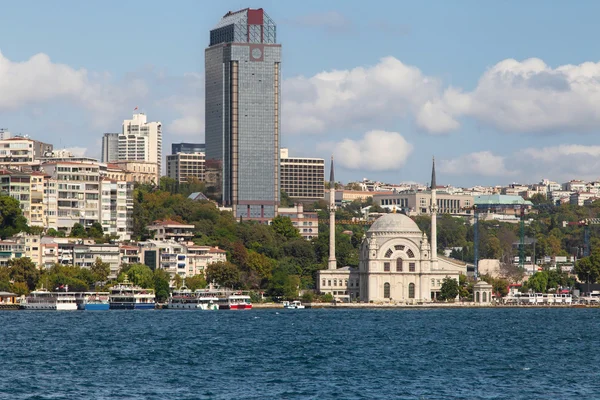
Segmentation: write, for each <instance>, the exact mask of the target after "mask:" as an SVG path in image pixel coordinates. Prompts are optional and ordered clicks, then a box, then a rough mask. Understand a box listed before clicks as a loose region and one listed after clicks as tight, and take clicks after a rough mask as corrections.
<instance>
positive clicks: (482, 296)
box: [481, 292, 487, 303]
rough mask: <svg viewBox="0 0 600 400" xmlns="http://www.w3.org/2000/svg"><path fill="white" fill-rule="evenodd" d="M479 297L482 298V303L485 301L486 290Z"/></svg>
mask: <svg viewBox="0 0 600 400" xmlns="http://www.w3.org/2000/svg"><path fill="white" fill-rule="evenodd" d="M481 299H482V301H483V302H484V303H485V302H487V293H486V292H483V293H482V294H481Z"/></svg>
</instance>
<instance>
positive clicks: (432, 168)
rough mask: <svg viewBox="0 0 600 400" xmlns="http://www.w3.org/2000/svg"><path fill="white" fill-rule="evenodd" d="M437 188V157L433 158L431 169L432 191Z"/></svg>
mask: <svg viewBox="0 0 600 400" xmlns="http://www.w3.org/2000/svg"><path fill="white" fill-rule="evenodd" d="M436 186H437V183H436V182H435V157H433V165H432V167H431V183H430V189H434V188H435V187H436Z"/></svg>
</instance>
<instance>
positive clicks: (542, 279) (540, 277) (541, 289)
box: [525, 271, 548, 293]
mask: <svg viewBox="0 0 600 400" xmlns="http://www.w3.org/2000/svg"><path fill="white" fill-rule="evenodd" d="M525 288H526V289H531V290H532V291H533V292H535V293H546V290H547V288H548V272H546V271H539V272H536V273H535V274H533V275H532V276H530V277H529V279H527V282H526V283H525Z"/></svg>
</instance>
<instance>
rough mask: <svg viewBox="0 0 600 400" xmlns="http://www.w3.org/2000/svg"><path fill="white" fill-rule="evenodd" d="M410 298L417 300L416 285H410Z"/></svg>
mask: <svg viewBox="0 0 600 400" xmlns="http://www.w3.org/2000/svg"><path fill="white" fill-rule="evenodd" d="M408 298H409V299H414V298H415V284H414V283H409V284H408Z"/></svg>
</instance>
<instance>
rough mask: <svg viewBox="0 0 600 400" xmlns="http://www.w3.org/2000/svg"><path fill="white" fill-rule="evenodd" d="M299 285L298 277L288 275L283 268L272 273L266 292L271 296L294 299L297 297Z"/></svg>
mask: <svg viewBox="0 0 600 400" xmlns="http://www.w3.org/2000/svg"><path fill="white" fill-rule="evenodd" d="M299 287H300V277H299V276H298V275H288V274H286V273H285V272H284V271H283V270H277V271H275V272H274V273H273V279H271V283H270V286H269V290H268V293H269V296H271V297H277V298H283V299H284V300H295V299H296V298H298V288H299Z"/></svg>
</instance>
